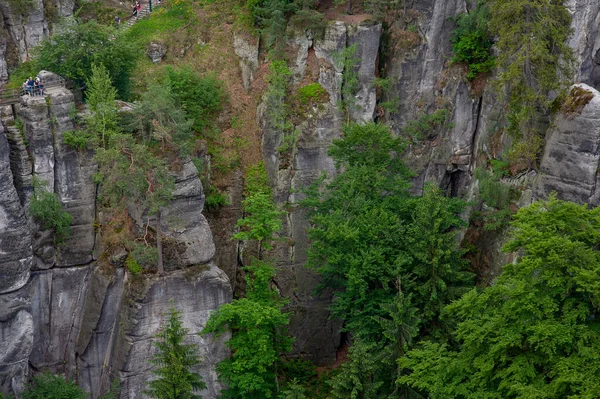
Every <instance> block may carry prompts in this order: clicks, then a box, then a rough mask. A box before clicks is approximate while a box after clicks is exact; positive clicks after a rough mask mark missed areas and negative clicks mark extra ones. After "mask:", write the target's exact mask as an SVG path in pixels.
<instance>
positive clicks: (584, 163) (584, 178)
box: [535, 84, 600, 206]
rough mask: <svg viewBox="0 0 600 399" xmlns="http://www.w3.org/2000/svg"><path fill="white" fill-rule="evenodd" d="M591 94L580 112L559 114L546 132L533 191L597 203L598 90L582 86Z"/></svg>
mask: <svg viewBox="0 0 600 399" xmlns="http://www.w3.org/2000/svg"><path fill="white" fill-rule="evenodd" d="M573 87H577V88H580V89H583V90H585V91H587V92H589V93H590V95H592V96H593V97H592V98H591V100H590V102H589V103H588V104H587V105H585V106H584V107H583V109H582V110H581V114H579V113H578V112H575V113H573V114H571V115H565V114H564V113H559V114H558V115H557V116H556V118H555V120H554V124H553V125H552V127H551V128H550V130H549V131H548V133H547V135H546V147H545V150H544V155H543V157H542V161H541V163H540V173H541V174H540V177H539V183H538V186H537V187H536V190H535V194H536V195H537V196H538V197H542V198H546V197H547V196H548V195H549V194H550V193H552V192H553V191H555V192H556V193H557V195H558V197H559V198H561V199H565V200H569V201H573V202H577V203H580V204H592V205H594V206H597V205H599V204H600V193H597V192H596V191H597V190H596V187H597V184H598V168H599V167H600V93H599V92H598V91H597V90H596V89H594V88H592V87H590V86H588V85H586V84H577V85H575V86H573Z"/></svg>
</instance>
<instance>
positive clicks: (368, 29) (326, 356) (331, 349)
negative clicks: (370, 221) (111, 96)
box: [257, 21, 381, 364]
mask: <svg viewBox="0 0 600 399" xmlns="http://www.w3.org/2000/svg"><path fill="white" fill-rule="evenodd" d="M290 32H291V33H294V34H296V35H297V36H296V37H290V38H289V39H288V44H290V45H291V46H292V48H293V49H295V51H297V56H296V57H295V58H294V59H295V64H294V65H292V72H293V82H292V84H298V83H299V82H301V81H303V79H304V77H305V75H306V68H307V63H308V62H309V59H308V58H309V57H310V56H311V55H310V54H311V52H312V53H314V55H313V57H315V59H314V60H312V61H314V62H316V64H317V66H318V75H317V76H313V78H316V79H318V82H319V83H320V84H321V86H322V87H323V88H324V89H325V90H326V91H327V92H328V94H329V101H327V102H325V103H323V104H318V105H314V106H311V107H309V108H308V109H306V110H305V111H306V115H305V118H304V120H303V121H299V122H298V123H297V124H296V126H295V133H294V134H295V140H294V144H293V145H292V146H290V147H292V148H288V149H286V150H285V151H282V150H281V145H282V144H283V143H284V134H283V133H282V132H281V131H278V130H277V129H275V128H273V127H272V126H271V125H270V124H269V121H268V118H267V114H266V110H265V107H266V105H265V103H264V102H263V103H262V104H261V106H260V107H259V110H258V114H257V119H258V123H259V126H260V127H261V129H262V132H263V137H262V155H263V160H264V163H265V168H266V170H267V174H268V176H269V178H270V181H271V185H272V186H273V187H274V193H275V198H276V201H277V202H279V203H280V204H283V203H286V202H288V203H292V204H293V203H297V202H298V201H299V199H300V195H301V194H299V193H300V191H301V190H302V189H304V188H305V187H307V186H308V185H310V184H311V183H312V182H314V181H315V180H316V179H317V178H318V177H319V176H320V175H321V174H322V173H327V174H328V175H330V176H332V175H334V174H335V173H336V170H335V167H334V164H333V160H332V159H331V158H330V157H329V155H327V151H328V149H329V146H330V145H331V143H332V141H333V140H334V139H336V138H339V137H340V135H341V131H342V124H343V120H344V116H343V115H342V113H341V111H340V110H339V109H338V107H337V105H338V104H339V103H340V101H341V99H342V94H341V88H342V84H343V76H342V72H343V64H342V63H341V62H339V59H338V58H337V57H336V54H340V53H341V52H342V51H343V50H344V49H345V48H346V47H347V46H351V45H352V44H353V43H357V51H356V57H357V66H356V73H357V77H358V81H359V90H358V93H357V94H356V98H355V99H354V101H353V103H354V104H355V111H350V119H351V120H353V121H359V122H367V121H372V120H373V113H374V109H375V88H374V86H373V79H374V76H375V67H376V65H375V60H376V58H377V57H376V54H377V48H378V46H379V35H380V32H381V26H380V25H379V24H373V23H363V24H359V25H356V26H354V25H348V26H347V25H346V24H345V23H343V22H341V21H335V22H331V23H329V25H328V27H327V29H326V31H325V34H324V36H323V38H315V39H314V40H313V39H312V35H311V34H310V32H308V33H307V32H305V31H296V32H294V31H290ZM311 46H312V47H311ZM287 134H288V135H289V133H287ZM288 140H289V138H288ZM308 228H309V225H308V221H307V219H306V215H305V214H304V212H303V210H301V209H297V208H294V209H292V210H289V211H288V214H287V217H286V219H285V223H284V231H283V235H284V236H287V237H290V242H286V243H280V244H277V245H276V248H275V252H276V259H277V260H278V262H277V267H278V271H277V277H276V283H277V287H278V289H279V290H280V292H281V294H282V295H284V296H286V297H289V298H292V303H291V305H290V307H291V309H292V310H293V313H294V316H293V318H292V321H291V323H290V332H291V333H292V335H293V336H294V337H296V341H295V343H294V352H295V353H298V354H302V355H304V356H306V357H307V358H309V359H311V360H313V361H315V362H316V363H318V364H331V363H333V362H334V361H335V354H336V350H337V347H338V346H339V343H340V335H339V330H340V325H339V322H337V321H333V320H329V312H328V310H327V307H328V306H329V303H330V300H331V294H329V293H323V294H322V295H318V296H317V295H314V290H315V287H316V285H317V284H318V276H317V275H316V274H315V273H314V272H312V271H310V270H308V269H306V268H305V267H304V263H305V262H306V258H307V255H306V251H307V249H308V245H309V242H308V236H307V230H308Z"/></svg>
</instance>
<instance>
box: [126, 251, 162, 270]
mask: <svg viewBox="0 0 600 399" xmlns="http://www.w3.org/2000/svg"><path fill="white" fill-rule="evenodd" d="M130 257H131V259H132V262H131V263H132V264H131V266H132V267H133V270H136V271H139V272H141V271H142V269H143V268H151V267H154V266H156V262H157V261H158V251H157V249H156V247H150V246H146V245H143V244H135V245H134V247H133V250H132V251H131V252H130V253H129V255H128V256H127V258H128V259H129V258H130ZM126 262H127V261H126ZM133 262H135V263H137V266H136V265H135V264H134V263H133ZM127 266H128V268H129V265H127ZM133 270H131V269H130V270H129V271H130V272H132V273H133V274H136V273H135V272H134V271H133Z"/></svg>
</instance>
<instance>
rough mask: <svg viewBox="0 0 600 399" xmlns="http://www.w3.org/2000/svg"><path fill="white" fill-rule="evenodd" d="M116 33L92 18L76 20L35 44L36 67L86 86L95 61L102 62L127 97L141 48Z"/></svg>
mask: <svg viewBox="0 0 600 399" xmlns="http://www.w3.org/2000/svg"><path fill="white" fill-rule="evenodd" d="M115 35H116V33H115V31H114V29H113V28H111V27H107V26H103V25H99V24H97V23H96V22H93V21H92V22H88V23H85V24H75V25H73V26H71V27H70V28H69V29H64V30H62V31H61V33H59V34H56V35H53V36H52V38H50V39H47V40H44V41H43V42H42V44H41V45H40V46H39V47H36V49H35V52H34V64H35V67H36V69H37V70H40V69H45V70H48V71H52V72H54V73H58V74H59V75H61V76H63V77H65V78H67V79H70V80H72V81H73V82H75V84H76V85H77V86H83V85H84V84H85V83H86V82H87V80H88V79H89V78H90V76H91V75H92V65H94V64H98V65H99V64H102V65H104V67H105V68H106V69H107V70H108V72H109V74H110V77H111V79H112V84H113V86H114V87H115V88H116V89H117V92H118V93H119V96H120V97H121V98H123V99H127V98H128V96H129V94H130V93H129V91H130V87H131V78H132V77H133V76H132V73H133V67H134V65H135V60H136V58H137V57H138V52H137V51H136V48H135V47H134V46H132V45H131V44H130V43H129V42H127V41H123V40H113V39H112V38H113V37H114V36H115Z"/></svg>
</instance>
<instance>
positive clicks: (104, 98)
mask: <svg viewBox="0 0 600 399" xmlns="http://www.w3.org/2000/svg"><path fill="white" fill-rule="evenodd" d="M86 84H87V91H86V95H87V103H88V105H89V109H90V113H91V116H90V117H88V118H87V119H86V123H87V129H88V130H89V131H90V132H92V133H93V134H94V135H95V136H96V137H97V138H98V140H97V141H98V144H99V145H100V146H101V147H104V148H107V147H108V140H109V139H110V137H111V136H112V135H114V134H116V133H117V132H118V131H119V118H118V112H117V108H116V106H115V100H116V98H117V90H116V89H115V88H114V87H113V85H112V80H111V78H110V74H109V72H108V70H107V69H106V68H105V67H104V65H102V64H100V65H97V64H92V75H91V77H90V78H89V79H86Z"/></svg>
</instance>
